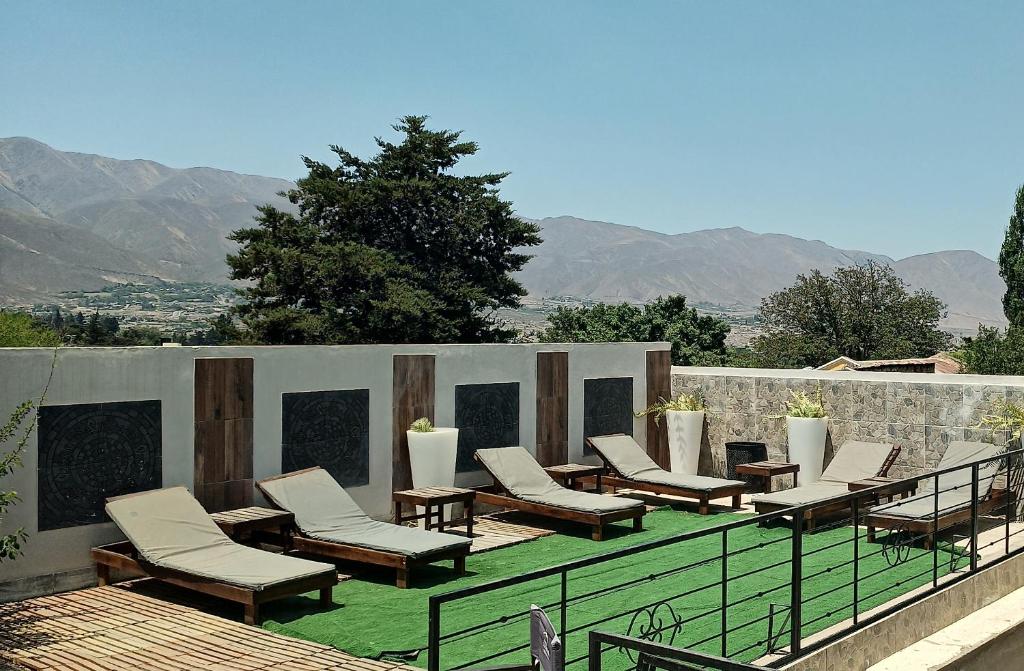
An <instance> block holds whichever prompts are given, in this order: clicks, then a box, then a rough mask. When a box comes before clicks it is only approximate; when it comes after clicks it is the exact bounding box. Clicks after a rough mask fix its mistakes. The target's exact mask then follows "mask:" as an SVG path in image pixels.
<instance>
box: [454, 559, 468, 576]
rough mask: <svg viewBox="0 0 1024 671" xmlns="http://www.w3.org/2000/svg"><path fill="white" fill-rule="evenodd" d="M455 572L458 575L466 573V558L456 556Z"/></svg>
mask: <svg viewBox="0 0 1024 671" xmlns="http://www.w3.org/2000/svg"><path fill="white" fill-rule="evenodd" d="M455 572H456V573H457V574H458V575H466V558H465V557H456V558H455Z"/></svg>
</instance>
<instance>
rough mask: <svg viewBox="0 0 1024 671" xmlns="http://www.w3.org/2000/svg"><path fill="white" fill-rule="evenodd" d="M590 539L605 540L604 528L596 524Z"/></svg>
mask: <svg viewBox="0 0 1024 671" xmlns="http://www.w3.org/2000/svg"><path fill="white" fill-rule="evenodd" d="M590 537H591V538H592V539H594V540H595V541H603V540H604V526H602V525H600V524H595V525H594V528H593V530H592V531H591V532H590Z"/></svg>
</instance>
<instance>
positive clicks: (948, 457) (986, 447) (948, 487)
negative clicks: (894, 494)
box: [871, 440, 1005, 519]
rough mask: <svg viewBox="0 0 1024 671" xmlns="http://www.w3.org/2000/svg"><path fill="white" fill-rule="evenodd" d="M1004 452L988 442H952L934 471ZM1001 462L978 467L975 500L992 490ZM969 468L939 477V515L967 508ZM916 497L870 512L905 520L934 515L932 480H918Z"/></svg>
mask: <svg viewBox="0 0 1024 671" xmlns="http://www.w3.org/2000/svg"><path fill="white" fill-rule="evenodd" d="M1004 451H1005V449H1004V448H1002V447H999V446H998V445H992V444H990V443H981V442H976V441H964V440H954V441H953V442H951V443H950V444H949V447H947V448H946V452H945V453H944V454H943V455H942V459H940V460H939V465H938V466H937V467H936V470H940V471H941V470H943V469H946V468H952V467H954V466H960V465H962V464H969V463H971V462H974V461H979V460H981V459H987V458H989V457H994V456H996V455H997V454H1000V453H1001V452H1004ZM1004 464H1005V460H1002V459H996V460H994V461H990V462H988V463H986V464H980V465H979V466H978V499H979V500H983V499H985V497H987V496H988V495H989V493H990V492H991V491H992V482H993V481H994V480H995V477H996V475H998V474H999V470H1000V468H1001V467H1002V466H1003V465H1004ZM971 471H972V469H971V468H962V469H960V470H957V471H954V472H952V473H946V474H944V475H940V476H939V504H938V511H939V515H940V516H941V515H946V514H949V513H953V512H956V511H957V510H962V509H963V508H966V507H968V506H969V505H971V478H972V474H971ZM918 492H920V493H919V494H918V495H917V496H912V497H910V498H908V499H903V500H901V501H894V502H892V503H883V504H882V505H878V506H875V507H873V508H872V509H871V512H872V513H876V514H881V515H892V516H895V517H906V518H908V519H914V518H920V517H934V516H935V508H936V506H935V480H934V479H933V478H929V479H927V480H921V481H920V484H919V486H918Z"/></svg>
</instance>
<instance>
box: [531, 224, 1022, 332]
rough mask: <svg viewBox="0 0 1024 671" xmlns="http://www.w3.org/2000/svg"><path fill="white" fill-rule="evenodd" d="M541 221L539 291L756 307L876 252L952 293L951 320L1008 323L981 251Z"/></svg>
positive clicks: (534, 272)
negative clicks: (910, 249)
mask: <svg viewBox="0 0 1024 671" xmlns="http://www.w3.org/2000/svg"><path fill="white" fill-rule="evenodd" d="M537 223H538V224H539V225H540V226H541V228H542V233H541V236H542V237H543V238H544V243H543V244H542V245H540V246H539V247H536V248H534V249H533V250H530V252H531V253H533V254H534V255H535V258H534V259H532V260H531V261H530V262H529V263H528V264H527V266H526V268H524V269H523V271H522V272H521V273H519V279H520V281H522V282H523V284H524V285H525V286H526V288H527V290H528V291H529V292H530V294H531V295H534V296H578V297H581V298H591V299H594V300H601V301H647V300H651V299H653V298H655V297H657V296H659V295H667V294H672V293H682V294H685V295H686V296H687V297H689V298H690V300H691V301H693V302H698V301H704V302H708V303H714V304H717V305H722V306H728V307H733V308H747V309H751V310H753V309H756V308H757V306H758V305H759V304H760V300H761V298H762V297H763V296H766V295H768V294H770V293H771V292H773V291H777V290H779V289H781V288H783V287H786V286H788V285H790V284H792V282H793V280H794V278H795V277H796V276H797V275H798V274H799V273H806V272H808V271H809V270H811V269H814V268H818V269H821V270H822V271H830V270H832V269H833V268H835V267H836V266H842V265H851V264H855V263H862V262H864V261H867V260H875V261H878V262H880V263H887V264H890V265H892V266H893V267H894V268H895V269H896V272H897V273H898V274H899V275H900V276H901V277H902V278H903V279H904V280H906V281H907V282H908V283H909V284H910V285H911V286H913V287H915V288H916V287H925V288H927V289H930V290H931V291H933V292H935V294H936V295H938V296H939V297H940V298H941V299H942V300H944V301H946V303H947V304H948V305H949V311H950V315H949V318H948V319H947V320H946V323H945V325H946V326H947V327H948V328H954V329H969V330H973V329H974V328H976V327H977V325H978V322H979V321H980V322H984V323H988V324H1002V323H1003V314H1002V306H1001V303H1000V299H1001V297H1002V293H1003V291H1004V285H1003V283H1002V280H1001V279H1000V277H999V273H998V267H997V266H996V264H995V262H993V261H991V260H990V259H987V258H985V257H983V256H981V255H980V254H977V253H976V252H965V251H950V252H936V253H934V254H924V255H921V256H913V257H910V258H907V259H903V260H900V261H894V260H893V259H891V258H889V257H887V256H884V255H880V254H872V253H869V252H862V251H856V250H847V249H838V248H835V247H831V246H829V245H827V244H825V243H824V242H821V241H819V240H804V239H801V238H795V237H792V236H789V235H779V234H758V233H752V232H750V231H747V230H744V229H742V228H723V229H712V230H703V231H694V232H691V233H678V234H675V235H667V234H664V233H657V232H654V231H648V230H645V229H642V228H635V227H632V226H621V225H618V224H609V223H605V222H599V221H587V220H584V219H577V218H575V217H552V218H547V219H541V220H538V221H537Z"/></svg>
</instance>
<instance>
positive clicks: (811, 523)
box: [807, 515, 818, 533]
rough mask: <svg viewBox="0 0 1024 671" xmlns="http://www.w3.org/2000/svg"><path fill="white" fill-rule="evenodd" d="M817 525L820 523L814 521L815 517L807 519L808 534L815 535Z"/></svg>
mask: <svg viewBox="0 0 1024 671" xmlns="http://www.w3.org/2000/svg"><path fill="white" fill-rule="evenodd" d="M817 525H818V523H817V521H816V520H815V519H814V515H811V516H810V517H808V518H807V532H808V533H814V528H815V527H816V526H817Z"/></svg>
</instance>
